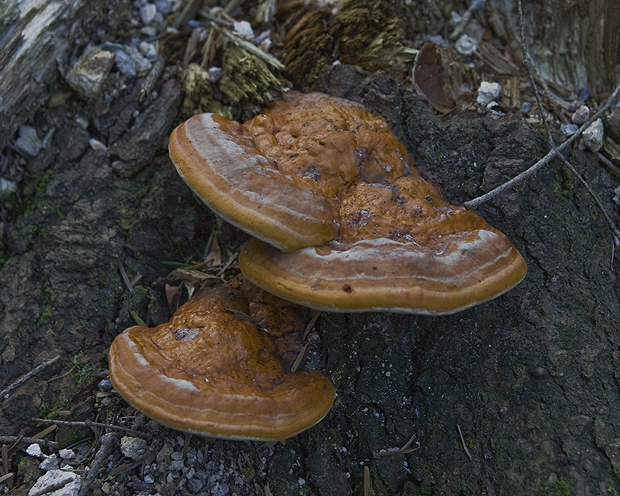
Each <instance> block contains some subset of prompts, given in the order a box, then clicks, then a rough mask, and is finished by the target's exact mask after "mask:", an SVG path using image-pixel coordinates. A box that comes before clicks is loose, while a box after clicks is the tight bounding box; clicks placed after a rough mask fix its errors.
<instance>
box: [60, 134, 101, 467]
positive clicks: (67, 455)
mask: <svg viewBox="0 0 620 496" xmlns="http://www.w3.org/2000/svg"><path fill="white" fill-rule="evenodd" d="M101 144H102V145H103V143H101ZM58 456H60V458H62V459H63V460H73V459H74V458H75V452H74V451H73V450H72V449H61V450H59V451H58Z"/></svg>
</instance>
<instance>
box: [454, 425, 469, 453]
mask: <svg viewBox="0 0 620 496" xmlns="http://www.w3.org/2000/svg"><path fill="white" fill-rule="evenodd" d="M456 428H457V429H458V430H459V436H460V437H461V443H463V449H464V450H465V454H466V455H467V456H468V457H469V459H470V460H471V459H472V458H471V453H470V452H469V448H468V447H467V444H466V443H465V438H464V437H463V433H462V432H461V426H460V425H459V424H456Z"/></svg>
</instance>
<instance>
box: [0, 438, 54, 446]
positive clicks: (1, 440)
mask: <svg viewBox="0 0 620 496" xmlns="http://www.w3.org/2000/svg"><path fill="white" fill-rule="evenodd" d="M15 442H19V443H28V444H40V445H42V446H49V447H50V448H57V447H58V446H59V443H57V442H56V441H48V440H47V439H39V438H36V437H23V436H0V443H15Z"/></svg>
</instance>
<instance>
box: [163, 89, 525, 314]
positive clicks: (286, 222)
mask: <svg viewBox="0 0 620 496" xmlns="http://www.w3.org/2000/svg"><path fill="white" fill-rule="evenodd" d="M170 156H171V158H172V161H173V162H174V164H175V165H176V167H177V169H178V171H179V173H180V174H181V176H182V177H183V178H184V179H185V181H186V182H187V183H188V184H189V185H190V187H191V188H192V189H193V190H194V191H195V192H196V193H197V195H198V196H199V197H200V198H202V199H203V200H204V201H205V202H206V203H207V205H209V206H210V207H211V208H213V209H214V210H216V211H217V212H219V213H220V214H221V215H222V216H223V217H224V218H225V219H227V220H229V221H230V222H231V223H233V224H234V225H236V226H238V227H239V228H241V229H243V230H244V231H246V232H248V233H250V234H251V235H253V236H254V237H256V238H258V239H256V240H251V241H249V242H248V243H247V244H246V245H245V246H244V247H243V249H242V251H241V254H240V260H239V262H240V266H241V270H242V272H244V274H245V275H246V276H247V277H248V278H249V279H250V280H251V281H253V282H254V283H255V284H257V285H258V286H260V287H262V288H264V289H266V290H267V291H269V292H272V293H273V294H275V295H278V296H280V297H282V298H285V299H288V300H290V301H293V302H296V303H299V304H302V305H306V306H309V307H313V308H318V309H324V310H330V311H347V312H353V311H376V310H384V311H395V312H409V313H421V314H447V313H453V312H456V311H459V310H463V309H465V308H468V307H471V306H473V305H476V304H478V303H481V302H484V301H487V300H490V299H492V298H495V297H496V296H498V295H500V294H502V293H504V292H505V291H507V290H509V289H510V288H512V287H514V286H515V285H516V284H518V283H519V282H520V281H521V280H522V279H523V277H525V273H526V271H527V266H526V263H525V261H524V260H523V257H522V256H521V255H520V253H519V252H518V251H517V250H516V248H515V247H514V246H513V245H512V244H511V243H510V241H509V240H508V239H507V238H506V236H504V235H503V234H502V233H501V232H499V231H498V230H496V229H494V228H492V227H491V226H489V225H488V224H487V223H486V222H485V221H484V220H483V219H482V218H480V217H479V216H477V215H476V214H474V213H473V212H471V211H468V210H466V209H464V208H462V207H458V206H454V205H448V204H446V203H445V202H444V201H443V200H442V199H441V198H440V196H439V194H438V192H437V191H436V189H435V188H434V187H433V186H432V185H431V184H430V183H428V182H427V181H425V180H423V179H422V178H421V177H420V175H419V173H418V172H417V170H416V169H415V168H414V167H413V160H411V159H410V158H409V157H408V154H407V151H406V149H405V147H404V146H403V144H402V143H400V142H399V141H398V139H397V138H396V137H395V136H394V135H393V134H392V132H391V130H390V127H389V125H388V123H387V122H386V121H385V120H384V119H383V118H381V117H379V116H377V115H374V114H372V113H371V112H369V111H368V110H367V109H365V108H364V107H363V106H361V105H359V104H356V103H353V102H349V101H347V100H343V99H340V98H335V97H330V96H328V95H324V94H321V93H310V94H307V95H304V94H301V93H298V92H293V91H292V92H289V93H288V94H286V95H285V96H284V99H283V100H282V101H280V102H276V103H273V104H271V105H270V106H268V107H267V108H266V109H265V110H264V111H263V112H262V113H261V114H259V115H257V116H256V117H254V118H253V119H251V120H249V121H247V122H245V123H243V124H239V123H237V122H230V121H227V120H225V119H223V118H222V117H219V116H216V115H213V114H201V115H197V116H194V117H192V118H191V119H189V120H188V121H186V122H185V123H183V124H181V125H180V126H179V127H178V128H177V129H175V130H174V132H173V133H172V136H171V138H170ZM259 240H261V241H259Z"/></svg>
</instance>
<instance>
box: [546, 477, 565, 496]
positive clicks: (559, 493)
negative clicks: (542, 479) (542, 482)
mask: <svg viewBox="0 0 620 496" xmlns="http://www.w3.org/2000/svg"><path fill="white" fill-rule="evenodd" d="M541 492H542V494H544V495H545V496H570V495H571V494H573V491H572V490H571V488H570V485H569V484H568V482H567V481H566V480H564V479H556V480H555V481H554V482H552V483H551V484H547V485H546V486H545V487H543V488H542V491H541Z"/></svg>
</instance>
